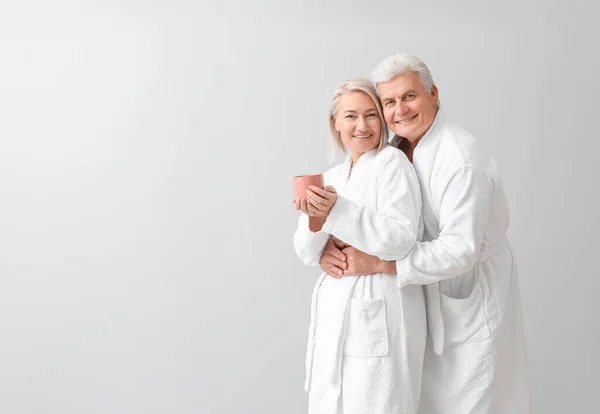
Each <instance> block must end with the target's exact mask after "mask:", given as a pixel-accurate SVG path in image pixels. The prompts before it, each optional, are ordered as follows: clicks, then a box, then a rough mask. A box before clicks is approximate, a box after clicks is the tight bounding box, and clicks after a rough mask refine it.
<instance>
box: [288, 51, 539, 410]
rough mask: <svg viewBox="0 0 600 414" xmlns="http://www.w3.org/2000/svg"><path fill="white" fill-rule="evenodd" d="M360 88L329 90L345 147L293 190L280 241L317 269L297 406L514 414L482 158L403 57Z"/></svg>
mask: <svg viewBox="0 0 600 414" xmlns="http://www.w3.org/2000/svg"><path fill="white" fill-rule="evenodd" d="M373 83H374V84H373ZM373 83H371V82H370V81H367V80H361V79H357V80H350V81H346V82H344V83H342V84H341V85H340V86H339V87H338V88H337V90H336V91H335V93H334V96H333V100H332V104H331V112H330V117H329V123H330V128H331V134H332V138H333V139H334V141H335V143H336V144H337V145H338V146H339V147H340V148H341V149H342V150H344V151H345V152H346V153H347V157H346V159H345V161H344V162H343V163H341V164H340V165H337V166H335V167H333V168H332V169H330V170H329V171H327V172H326V173H325V187H324V188H318V187H311V189H310V190H308V191H307V195H306V198H300V199H294V204H295V206H296V209H297V210H300V211H302V213H303V214H301V216H300V219H299V222H298V229H297V231H296V233H295V234H294V246H295V249H296V252H297V253H298V256H299V257H300V258H301V259H302V261H303V262H304V263H305V264H307V265H315V266H321V268H322V269H323V271H324V273H323V274H322V275H321V277H320V278H319V280H318V282H317V284H316V286H315V289H314V293H313V298H312V306H311V324H310V328H309V342H308V351H307V357H306V372H307V375H306V388H307V390H308V391H309V412H310V413H311V414H325V413H330V414H396V413H417V412H418V413H420V414H437V413H443V414H468V413H481V414H483V413H494V414H496V413H497V414H527V413H530V397H529V384H528V376H527V373H526V355H525V341H524V334H523V324H522V319H521V300H520V296H519V282H518V277H517V269H516V263H515V258H514V254H513V251H512V248H511V246H510V244H509V242H508V240H507V238H506V231H507V228H508V206H507V203H506V198H505V195H504V192H503V189H502V184H501V182H500V179H499V175H498V170H497V167H496V164H495V162H494V160H493V159H492V158H491V157H490V156H489V155H487V154H486V153H485V152H484V151H483V149H482V148H481V147H479V146H478V144H477V141H476V140H475V139H474V138H473V137H472V136H471V135H470V134H469V133H468V132H466V131H464V130H463V129H461V128H459V127H457V126H455V125H453V124H452V123H450V122H449V121H448V120H447V119H446V118H445V115H444V112H443V110H442V109H441V108H440V105H439V99H438V89H437V87H436V86H435V84H434V82H433V78H432V76H431V74H430V72H429V70H428V68H427V66H426V65H425V64H424V63H423V62H422V61H421V60H419V59H418V58H417V57H415V56H411V55H408V54H404V53H403V54H398V55H394V56H391V57H389V58H387V59H385V60H384V61H383V62H381V63H380V64H379V65H378V66H377V68H376V69H375V70H374V72H373ZM388 127H389V128H390V129H391V130H392V131H393V132H394V133H395V135H394V137H393V138H392V139H391V140H388Z"/></svg>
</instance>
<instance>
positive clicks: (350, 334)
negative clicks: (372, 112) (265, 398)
mask: <svg viewBox="0 0 600 414" xmlns="http://www.w3.org/2000/svg"><path fill="white" fill-rule="evenodd" d="M350 165H351V159H350V156H348V157H347V158H346V160H345V162H343V163H342V164H340V165H338V166H336V167H334V168H332V169H331V170H329V171H327V172H326V173H325V175H324V178H325V185H332V186H333V187H335V189H336V190H337V192H338V194H339V197H338V200H337V202H336V203H335V205H334V207H333V208H332V210H331V213H330V214H329V216H328V217H327V221H326V223H325V225H324V226H323V229H322V230H321V231H319V232H316V233H312V232H311V231H310V230H309V229H308V217H307V216H306V215H304V214H303V215H301V217H300V219H299V222H298V229H297V231H296V233H295V234H294V246H295V249H296V252H297V253H298V256H299V257H300V258H301V259H302V261H303V262H304V263H305V264H307V265H315V266H318V265H319V259H320V256H321V252H322V250H323V248H324V246H325V244H326V242H327V240H328V239H329V237H330V235H333V236H335V237H337V238H339V239H340V240H342V241H344V242H346V243H348V244H350V245H352V246H354V247H355V248H357V249H359V250H362V251H364V252H367V253H369V254H371V255H375V256H378V257H380V258H382V259H384V260H397V259H400V258H402V257H404V256H405V255H406V254H407V253H408V252H410V251H411V250H412V248H413V247H414V244H415V241H416V239H417V237H420V236H421V234H419V232H421V233H422V221H421V220H420V214H421V207H422V204H421V196H420V190H419V184H418V181H417V177H416V174H415V172H414V169H413V167H412V165H411V164H410V162H409V161H408V159H407V158H406V156H405V155H404V153H402V152H401V151H399V150H397V149H396V148H393V147H391V146H388V147H386V148H384V149H383V150H382V151H381V152H379V153H376V152H375V151H374V150H371V151H369V152H367V153H365V154H363V155H362V156H361V157H360V158H359V159H358V162H357V163H356V165H355V166H354V168H352V172H351V174H350ZM348 177H349V178H348ZM397 280H398V278H397V277H396V275H390V274H381V273H376V274H372V275H366V276H359V277H352V276H348V277H343V278H342V279H340V280H338V279H334V278H332V277H330V276H328V275H326V274H325V273H322V274H321V277H320V278H319V280H318V281H317V284H316V286H315V289H314V292H313V298H312V306H311V324H310V328H309V341H308V351H307V357H306V389H307V390H308V391H310V393H309V413H311V414H342V413H343V414H367V413H369V414H397V413H416V410H417V405H418V401H419V395H420V388H421V377H422V368H423V359H424V354H425V343H426V336H427V335H426V333H427V328H426V311H425V295H424V292H423V288H422V286H406V287H405V288H403V289H399V288H398V285H397Z"/></svg>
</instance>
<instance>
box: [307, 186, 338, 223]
mask: <svg viewBox="0 0 600 414" xmlns="http://www.w3.org/2000/svg"><path fill="white" fill-rule="evenodd" d="M308 188H309V190H306V197H307V199H308V214H309V215H310V216H313V217H327V216H328V215H329V212H331V209H332V208H333V206H334V204H335V202H336V201H337V198H338V194H337V191H336V190H335V188H333V187H332V186H330V185H328V186H327V187H325V188H319V187H316V186H314V185H310V186H308Z"/></svg>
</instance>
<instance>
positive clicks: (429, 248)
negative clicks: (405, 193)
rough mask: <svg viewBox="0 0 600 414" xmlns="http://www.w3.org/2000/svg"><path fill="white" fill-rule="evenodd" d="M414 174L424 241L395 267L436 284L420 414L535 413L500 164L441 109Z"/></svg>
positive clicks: (430, 291)
mask: <svg viewBox="0 0 600 414" xmlns="http://www.w3.org/2000/svg"><path fill="white" fill-rule="evenodd" d="M401 139H402V138H399V137H394V139H393V140H392V144H393V145H397V144H398V143H399V142H400V140H401ZM413 165H414V167H415V170H416V172H417V176H418V177H419V182H420V185H421V193H422V196H423V221H424V225H425V232H424V236H423V242H417V243H416V245H415V248H414V249H413V250H412V252H411V253H409V254H408V255H407V256H406V257H404V258H403V259H401V260H398V261H397V262H396V268H397V272H398V282H399V284H400V286H410V285H427V286H426V296H427V316H428V326H429V333H430V339H431V340H430V341H428V345H427V352H426V357H425V367H424V373H423V386H422V394H421V404H420V407H419V413H422V414H441V413H443V414H468V413H469V414H527V413H530V412H531V409H530V394H529V382H528V374H527V366H526V353H525V339H524V333H523V323H522V318H521V299H520V295H519V280H518V277H517V266H516V262H515V257H514V253H513V250H512V248H511V246H510V244H509V242H508V240H507V238H506V231H507V228H508V205H507V202H506V197H505V194H504V191H503V189H502V184H501V182H500V179H499V176H498V170H497V167H496V164H495V162H494V160H493V159H492V158H491V157H490V156H488V155H486V154H485V152H484V151H483V149H482V148H480V147H479V146H478V145H477V142H476V141H475V139H474V138H473V137H472V136H471V135H470V134H469V133H467V132H466V131H464V130H462V129H460V128H459V127H457V126H454V125H452V124H450V123H448V122H447V121H446V119H445V115H444V113H443V112H442V110H439V111H438V114H437V116H436V118H435V121H434V122H433V124H432V126H431V127H430V129H429V130H428V132H427V133H426V134H425V135H424V136H423V138H422V139H421V140H420V141H419V143H418V144H417V146H416V148H415V150H414V154H413Z"/></svg>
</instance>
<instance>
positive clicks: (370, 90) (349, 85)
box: [329, 78, 388, 152]
mask: <svg viewBox="0 0 600 414" xmlns="http://www.w3.org/2000/svg"><path fill="white" fill-rule="evenodd" d="M349 92H362V93H366V94H367V95H369V97H370V98H371V99H372V100H373V102H374V103H375V107H376V108H377V115H378V116H379V121H380V122H381V128H380V130H381V134H380V136H379V145H378V146H377V152H379V151H381V150H382V149H383V148H384V147H385V146H386V145H387V143H388V128H387V124H386V123H385V118H384V117H383V109H382V107H381V102H380V101H379V98H378V97H377V91H376V90H375V86H374V85H373V82H371V81H370V80H368V79H362V78H361V79H350V80H347V81H345V82H342V83H341V84H340V85H338V87H337V88H336V89H335V92H334V93H333V99H332V100H331V108H330V110H329V130H330V131H331V137H332V138H333V142H334V143H335V145H336V146H337V147H338V148H339V149H341V150H342V152H346V146H345V145H344V142H343V141H342V137H341V134H340V133H339V132H338V131H337V130H336V129H335V116H336V115H337V111H338V109H339V106H340V99H341V98H342V95H344V94H346V93H349Z"/></svg>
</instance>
